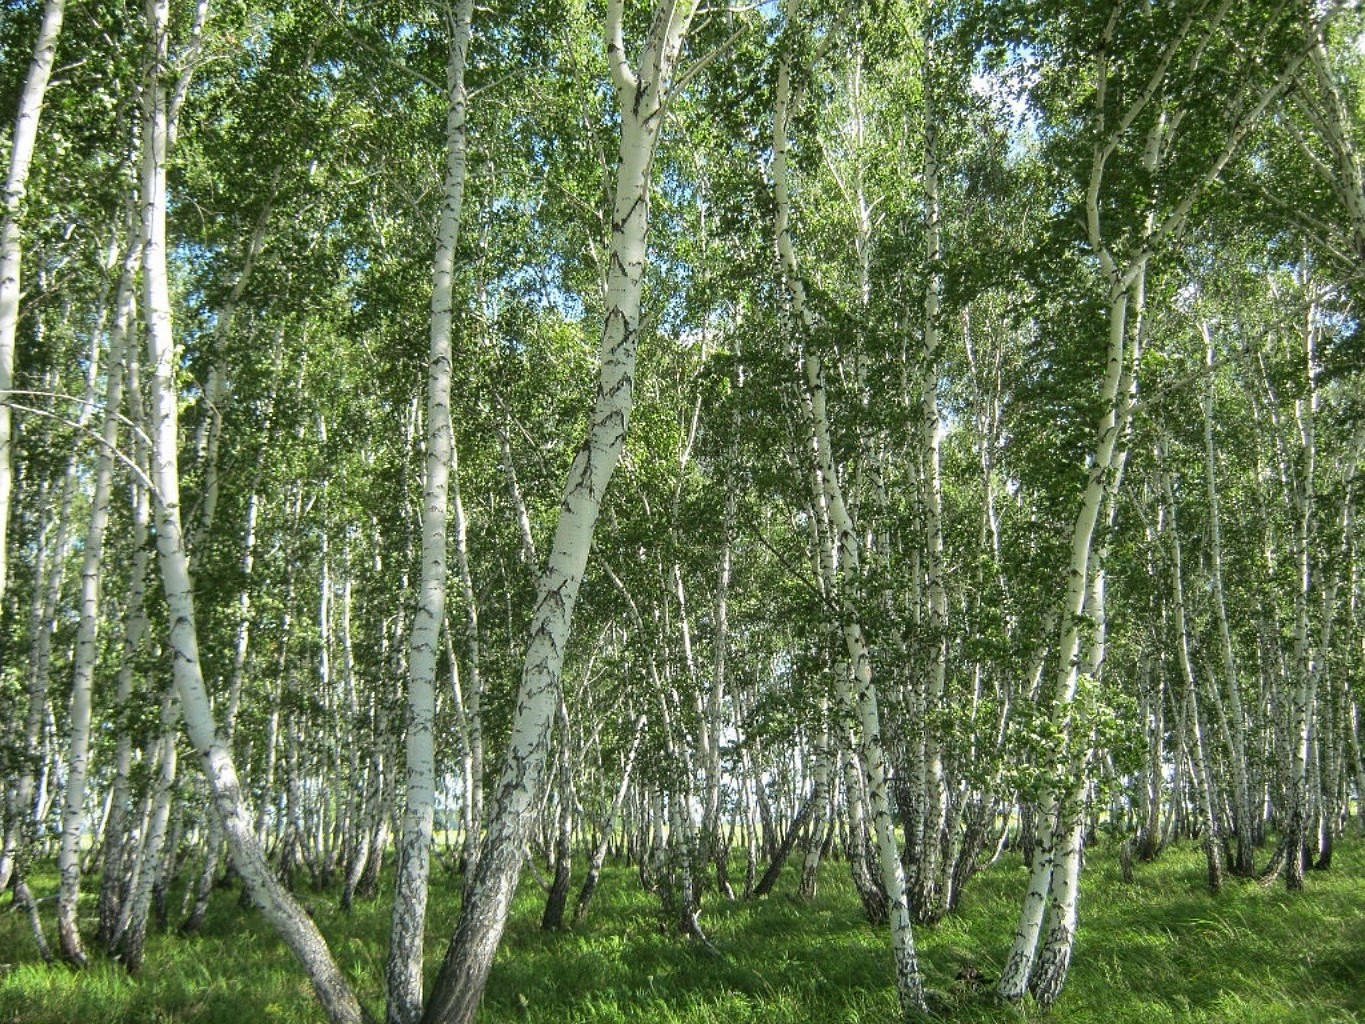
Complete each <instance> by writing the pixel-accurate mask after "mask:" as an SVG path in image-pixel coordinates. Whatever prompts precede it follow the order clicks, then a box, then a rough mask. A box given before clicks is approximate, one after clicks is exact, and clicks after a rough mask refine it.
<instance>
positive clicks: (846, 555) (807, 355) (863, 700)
mask: <svg viewBox="0 0 1365 1024" xmlns="http://www.w3.org/2000/svg"><path fill="white" fill-rule="evenodd" d="M799 13H800V12H799V4H798V3H797V2H796V0H789V3H788V8H787V13H786V17H787V22H788V24H789V25H791V24H794V23H795V22H796V19H797V17H798V16H799ZM792 73H793V68H792V55H791V54H790V52H788V53H785V54H784V55H783V57H782V61H781V63H780V64H779V66H778V79H777V93H776V98H775V101H774V105H773V135H772V154H773V155H772V162H771V175H772V181H773V195H774V200H775V216H774V245H775V248H776V250H777V258H778V265H779V269H780V271H781V273H782V280H783V285H784V287H785V290H786V294H787V301H788V303H789V306H790V315H791V321H792V323H791V327H792V328H793V329H794V330H795V331H796V332H798V337H799V338H801V339H802V340H805V341H808V340H809V338H810V336H811V334H812V333H813V331H812V329H813V328H814V326H815V324H816V319H815V314H814V312H813V311H812V310H811V309H810V307H809V305H808V303H807V301H806V287H805V283H804V281H803V280H802V278H801V275H800V271H799V265H798V260H797V256H796V246H795V239H794V238H793V235H792V230H791V212H792V211H791V183H790V180H789V176H790V172H789V165H788V152H789V149H790V146H791V140H790V137H789V131H790V121H791V114H792V109H791V107H792V99H793V89H792ZM796 347H797V349H798V351H799V352H801V355H800V359H801V362H802V369H803V371H804V389H803V394H802V403H803V407H804V412H805V415H806V418H807V421H808V427H809V429H810V431H811V442H812V448H811V450H812V455H813V457H814V463H815V465H814V476H813V481H812V487H813V500H814V504H815V506H816V509H817V510H818V518H819V519H821V520H823V521H824V522H825V523H826V524H827V525H826V528H825V529H824V530H823V531H821V533H822V535H821V542H822V543H821V547H822V550H821V552H820V566H821V572H822V574H823V575H824V576H825V581H824V587H825V593H826V594H827V595H828V596H829V597H830V598H832V599H833V603H834V605H835V607H836V608H837V610H838V615H839V617H840V619H841V620H842V626H841V629H840V632H841V634H842V639H843V643H844V648H845V653H846V654H847V657H848V661H847V670H846V671H836V673H835V685H836V688H837V689H838V692H839V694H840V701H841V704H843V705H844V706H845V707H847V708H848V709H849V711H850V712H851V713H852V715H853V718H854V721H855V722H856V725H857V734H858V754H859V759H860V760H861V762H862V768H863V773H864V779H865V783H866V792H867V803H868V811H869V816H870V818H871V825H872V834H873V837H874V840H875V845H876V850H877V864H878V868H879V870H880V876H881V883H882V887H883V888H884V889H885V891H886V894H887V898H888V903H887V909H888V916H889V919H890V928H891V944H892V955H893V958H894V962H895V969H896V989H897V994H898V997H899V1001H900V1009H901V1013H902V1015H903V1016H904V1017H906V1018H907V1019H908V1018H910V1017H913V1016H914V1015H916V1014H918V1013H921V1012H923V1011H924V1008H925V1002H924V991H923V985H922V981H921V979H920V973H919V961H918V958H917V955H916V952H915V939H914V932H913V929H912V927H911V923H910V910H909V904H908V901H907V898H906V892H905V874H904V869H903V868H902V866H901V859H900V846H899V841H898V839H897V837H896V834H895V827H894V820H893V817H892V813H891V798H890V788H889V767H890V766H889V764H888V761H887V757H886V751H885V748H884V747H883V745H882V727H881V711H880V708H879V705H878V694H877V687H876V684H875V682H874V679H873V674H872V661H871V652H870V650H869V648H868V644H867V640H866V637H865V635H864V633H863V628H862V624H861V622H860V620H859V617H858V614H857V611H856V608H855V607H854V602H853V597H852V595H851V594H850V592H849V591H850V588H851V587H852V586H853V584H854V581H856V580H857V578H858V575H859V554H858V546H859V545H858V532H857V529H856V527H855V525H854V523H853V520H852V517H851V515H850V513H849V510H848V506H847V504H846V503H845V500H844V495H843V489H842V486H841V484H840V481H839V478H838V471H837V467H836V465H835V462H834V455H833V447H832V444H831V441H830V421H829V412H828V409H827V394H826V388H825V377H824V367H823V362H822V360H821V357H820V355H819V354H818V353H817V352H815V351H813V350H812V349H811V348H810V346H809V345H808V344H800V345H798V346H796Z"/></svg>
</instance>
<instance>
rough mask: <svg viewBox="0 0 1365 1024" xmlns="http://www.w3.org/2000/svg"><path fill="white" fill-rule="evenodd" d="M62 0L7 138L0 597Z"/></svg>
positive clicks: (1, 245)
mask: <svg viewBox="0 0 1365 1024" xmlns="http://www.w3.org/2000/svg"><path fill="white" fill-rule="evenodd" d="M65 8H66V4H65V2H64V0H47V5H46V6H45V7H44V8H43V20H42V22H41V24H40V25H39V28H38V38H37V41H36V42H35V43H34V44H33V59H32V61H31V62H30V63H29V67H28V76H27V77H26V78H25V79H24V88H23V91H22V92H21V93H20V94H19V109H18V111H17V112H16V114H15V117H14V134H13V136H11V138H10V151H9V173H8V174H7V175H6V177H5V191H4V194H3V197H0V199H2V200H3V204H4V210H3V214H0V600H3V599H4V596H5V580H6V578H7V577H8V576H9V555H8V551H9V549H8V547H7V546H6V543H5V538H6V537H7V536H8V534H9V508H10V498H11V494H12V492H13V489H14V471H13V453H12V450H11V449H12V446H13V427H12V417H11V413H10V407H9V392H10V389H11V388H13V387H14V339H15V335H16V333H17V331H18V327H19V296H20V294H21V291H22V289H21V287H20V283H21V278H20V271H21V264H22V257H23V241H22V235H21V226H20V225H21V222H22V220H23V203H24V189H25V187H26V185H27V184H28V171H29V166H30V165H31V164H32V162H33V147H34V144H35V143H36V142H37V138H38V118H39V116H40V115H41V114H42V111H43V97H44V96H45V95H46V94H47V84H48V81H49V80H50V79H51V77H52V63H53V61H54V60H55V59H56V56H57V39H58V38H59V37H60V36H61V32H62V14H63V12H64V11H65Z"/></svg>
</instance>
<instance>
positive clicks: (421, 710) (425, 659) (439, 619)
mask: <svg viewBox="0 0 1365 1024" xmlns="http://www.w3.org/2000/svg"><path fill="white" fill-rule="evenodd" d="M473 11H474V3H473V0H458V2H457V3H456V5H455V8H454V10H453V11H451V12H450V25H449V31H450V33H451V35H450V42H449V52H448V57H447V63H446V166H445V181H444V184H443V186H442V193H443V201H442V204H441V219H440V224H439V226H438V228H437V234H436V256H435V259H434V260H433V262H432V270H431V345H430V352H429V355H428V365H427V413H426V425H427V444H426V448H427V452H426V483H425V489H424V494H423V500H422V554H421V573H420V579H419V582H418V599H417V608H416V610H415V611H414V613H413V618H412V633H411V637H410V651H409V655H408V719H407V729H406V741H405V742H406V749H407V764H406V788H405V799H404V812H403V825H402V831H401V832H400V833H399V838H398V849H397V860H398V865H397V877H396V880H395V883H394V899H393V927H392V931H391V935H390V939H389V959H388V970H387V976H388V1021H389V1024H416V1021H417V1019H418V1017H419V1016H420V1015H421V1012H422V954H423V939H424V936H425V934H426V909H427V879H428V874H429V870H430V861H431V833H432V823H433V817H434V814H435V807H436V761H435V747H434V739H435V737H434V735H433V729H434V726H435V718H436V660H437V655H438V653H439V651H440V646H439V645H440V633H441V625H442V623H443V622H444V621H445V596H446V595H445V591H446V584H447V575H448V574H447V570H446V542H447V535H446V529H447V522H448V519H449V511H450V474H451V464H452V461H453V453H454V436H453V431H452V425H451V411H450V381H451V369H452V353H451V344H450V336H451V320H452V317H453V309H452V305H453V301H454V299H453V280H452V279H453V277H454V272H455V249H456V246H457V245H458V244H459V238H460V217H461V212H462V210H463V208H464V184H465V164H466V152H465V122H466V118H467V100H468V98H467V96H466V93H465V84H464V74H465V59H466V55H467V53H468V51H469V34H470V19H471V17H472V16H473Z"/></svg>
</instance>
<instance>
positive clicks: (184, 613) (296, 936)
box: [141, 0, 365, 1024]
mask: <svg viewBox="0 0 1365 1024" xmlns="http://www.w3.org/2000/svg"><path fill="white" fill-rule="evenodd" d="M147 16H148V22H149V23H150V29H151V54H152V61H151V67H150V69H149V74H148V77H147V84H146V86H145V87H144V90H143V107H144V111H143V117H144V123H143V150H142V200H141V201H142V225H143V260H142V273H143V304H144V311H145V317H146V321H147V353H148V362H149V363H150V365H151V367H152V371H153V376H152V408H151V416H150V422H149V424H148V433H149V434H150V435H151V441H152V483H153V485H154V486H155V490H156V493H155V498H156V511H155V516H156V547H157V560H158V563H159V565H160V568H161V578H162V584H163V590H164V592H165V597H166V603H167V606H168V612H169V614H168V619H169V623H170V636H169V646H170V649H171V655H172V657H171V661H172V666H173V672H174V680H175V686H176V690H177V692H178V694H179V696H180V702H181V706H182V713H183V717H184V720H185V727H186V731H187V732H188V733H189V737H190V742H191V744H192V745H193V747H194V750H195V752H196V753H197V754H198V755H199V757H200V758H201V759H202V761H203V765H204V774H205V777H206V778H207V779H208V782H209V785H210V787H211V788H212V792H213V801H214V806H215V807H216V809H217V811H218V814H219V816H220V818H221V820H222V822H223V830H224V834H225V838H226V839H227V843H228V849H229V851H230V852H231V854H232V859H233V864H234V865H235V867H236V868H237V871H238V873H239V874H240V875H241V877H242V881H243V884H244V885H245V886H246V888H247V890H248V892H249V893H250V894H251V897H252V899H253V900H254V901H255V903H256V904H257V905H258V906H259V907H260V908H261V910H262V912H263V913H264V914H265V917H266V919H267V920H268V921H269V922H270V923H271V925H272V926H273V927H274V928H275V930H276V931H277V932H278V933H279V934H280V937H281V938H282V939H283V940H284V942H285V943H286V944H287V945H288V946H289V947H290V949H291V950H292V951H293V952H294V954H295V956H297V957H298V958H299V960H300V961H301V962H302V963H303V965H304V968H305V970H307V972H308V975H309V979H310V980H311V981H312V983H313V987H314V989H315V990H316V991H317V994H318V998H319V1000H320V1001H321V1002H322V1005H323V1009H324V1010H325V1012H326V1013H327V1016H328V1018H329V1019H330V1020H331V1021H333V1024H359V1022H361V1021H363V1020H364V1019H365V1013H364V1011H363V1010H362V1008H361V1006H360V1003H359V1002H358V1001H357V999H356V997H355V995H354V994H353V993H352V991H351V988H350V985H349V984H348V983H347V981H346V978H345V976H344V975H343V974H342V973H341V970H340V969H339V968H338V967H337V965H336V962H335V961H334V960H333V959H332V955H331V952H330V951H329V950H328V948H327V944H326V942H325V940H324V939H323V938H322V935H321V933H320V932H319V931H318V929H317V926H316V925H315V924H314V923H313V921H312V919H311V918H309V916H308V915H307V913H306V912H305V911H304V909H303V908H302V907H301V906H299V904H298V903H297V902H296V901H295V900H294V899H293V898H292V897H291V896H290V895H289V894H288V893H287V892H286V891H285V890H284V888H283V887H282V886H281V885H280V882H279V879H278V878H276V876H275V873H274V871H273V870H272V869H271V867H270V865H269V863H267V861H266V858H265V854H264V851H263V850H262V849H261V846H260V844H259V843H258V842H257V840H256V836H255V833H254V831H253V828H252V822H251V818H250V815H249V814H248V812H247V809H246V805H245V802H244V800H243V798H242V791H241V785H240V784H239V782H238V780H237V770H236V765H235V764H234V763H233V759H232V753H231V751H230V750H229V749H228V747H227V746H226V744H225V743H224V742H223V740H222V738H221V737H220V736H219V735H218V731H217V728H216V725H215V723H214V719H213V710H212V707H211V705H210V703H209V697H208V691H207V688H206V686H205V684H204V675H203V670H202V667H201V665H200V661H199V638H198V631H197V627H196V617H195V608H194V590H193V584H192V583H191V580H190V574H189V557H188V553H187V551H186V548H185V542H184V531H183V529H182V527H181V522H180V469H179V442H180V438H179V400H180V394H179V390H178V388H177V385H176V375H177V370H178V365H179V364H178V360H177V358H176V350H175V341H174V337H173V333H172V323H171V301H170V281H169V275H168V274H167V269H166V156H167V148H168V143H169V135H170V132H169V128H170V121H171V117H170V114H171V111H170V97H169V96H168V94H167V90H166V86H165V84H164V82H165V73H166V66H167V62H168V39H169V31H168V24H169V21H170V4H169V0H148V4H147Z"/></svg>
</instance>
